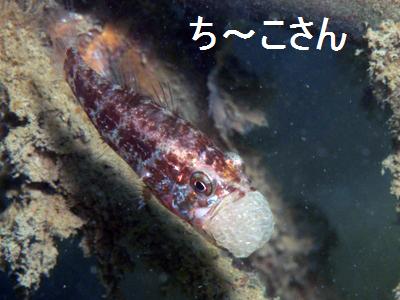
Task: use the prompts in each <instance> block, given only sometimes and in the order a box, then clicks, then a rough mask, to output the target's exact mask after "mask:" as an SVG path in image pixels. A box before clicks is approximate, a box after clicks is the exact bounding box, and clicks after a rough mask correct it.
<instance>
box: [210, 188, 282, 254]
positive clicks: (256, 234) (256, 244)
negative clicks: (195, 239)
mask: <svg viewBox="0 0 400 300" xmlns="http://www.w3.org/2000/svg"><path fill="white" fill-rule="evenodd" d="M274 224H275V222H274V218H273V215H272V212H271V209H270V207H269V204H268V201H267V199H266V198H265V197H264V196H263V195H262V194H261V193H260V192H258V191H249V192H247V193H246V194H245V195H244V196H242V197H239V195H238V193H232V194H230V195H228V196H226V197H224V198H223V199H222V200H221V201H220V203H218V205H216V207H215V208H214V209H213V210H212V213H210V214H208V218H207V219H205V220H204V223H203V226H202V229H203V230H204V231H205V232H206V233H207V234H208V235H209V236H211V237H212V238H213V239H214V240H215V242H216V243H217V244H218V245H219V246H220V247H223V248H225V249H227V250H228V251H229V252H231V253H232V254H233V255H234V256H235V257H247V256H249V255H250V254H252V253H253V252H254V251H256V250H258V249H259V248H261V247H262V246H263V245H264V244H265V243H266V242H268V241H269V239H270V238H271V235H272V233H273V231H274Z"/></svg>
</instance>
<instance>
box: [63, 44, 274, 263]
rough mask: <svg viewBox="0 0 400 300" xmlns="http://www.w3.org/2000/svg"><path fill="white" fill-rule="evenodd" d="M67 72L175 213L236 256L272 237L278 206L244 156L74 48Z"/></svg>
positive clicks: (93, 114)
mask: <svg viewBox="0 0 400 300" xmlns="http://www.w3.org/2000/svg"><path fill="white" fill-rule="evenodd" d="M64 72H65V76H66V80H67V82H68V84H69V86H70V87H71V89H72V91H73V93H74V95H75V97H76V98H77V99H78V101H79V102H80V104H81V105H82V107H83V108H84V110H85V112H86V113H87V115H88V116H89V118H90V120H91V121H92V123H93V124H94V125H95V127H96V128H97V130H98V131H99V133H100V135H101V136H102V138H103V139H104V141H105V142H106V143H107V144H109V145H110V146H111V147H112V148H113V149H114V150H115V151H116V152H117V153H118V154H119V155H120V156H121V157H122V158H123V159H124V160H125V161H126V162H127V163H128V164H129V165H130V166H131V167H132V169H133V170H134V171H135V172H136V173H137V174H138V176H139V177H140V178H141V179H142V180H143V182H144V183H145V184H146V186H147V187H148V188H149V189H150V190H151V192H152V193H153V194H154V195H155V196H156V198H157V199H158V200H159V201H160V202H161V203H162V204H163V205H164V206H165V207H167V208H168V209H169V210H170V211H171V212H173V213H174V214H175V215H177V216H178V217H180V218H182V219H183V220H185V221H187V222H189V223H190V224H192V225H193V226H194V227H195V228H196V229H197V230H199V231H200V232H202V233H205V234H206V235H207V237H209V238H211V239H213V240H214V241H215V242H216V243H217V244H218V245H220V246H222V247H224V248H226V249H228V250H229V251H230V252H231V253H233V254H234V255H235V256H237V257H245V256H248V255H250V254H251V253H252V252H254V251H255V250H257V249H258V248H260V247H261V246H262V245H263V244H264V243H265V242H266V241H268V240H269V238H270V236H271V234H272V232H273V227H274V221H273V217H272V213H271V210H270V208H269V205H268V202H267V200H266V199H265V197H264V196H263V195H262V194H261V193H259V192H258V191H256V190H255V189H254V188H253V187H251V185H250V181H249V179H248V177H247V176H246V175H245V174H244V172H243V168H242V161H241V159H240V157H239V156H237V155H231V154H226V153H224V152H223V151H221V150H220V149H219V148H218V147H217V146H216V145H215V144H214V143H213V141H212V140H211V139H210V138H209V137H208V136H207V135H205V134H204V133H203V132H201V131H200V130H198V129H197V128H195V127H194V126H192V125H191V124H190V123H189V122H187V121H185V120H183V119H182V118H180V117H179V116H177V115H176V114H174V113H172V112H171V111H170V110H169V109H167V108H165V107H163V106H161V105H159V104H157V103H155V101H153V100H152V99H151V98H150V97H147V96H144V95H141V94H139V93H137V92H136V91H135V90H134V89H130V88H123V87H121V86H120V85H117V84H115V83H113V82H111V81H109V80H108V79H107V78H105V77H102V76H101V75H100V74H98V73H97V72H96V71H94V70H93V69H91V68H90V67H89V66H88V65H87V64H86V63H85V61H84V60H83V58H82V57H81V55H80V53H79V52H78V51H77V50H75V49H73V48H69V49H68V50H67V52H66V59H65V62H64Z"/></svg>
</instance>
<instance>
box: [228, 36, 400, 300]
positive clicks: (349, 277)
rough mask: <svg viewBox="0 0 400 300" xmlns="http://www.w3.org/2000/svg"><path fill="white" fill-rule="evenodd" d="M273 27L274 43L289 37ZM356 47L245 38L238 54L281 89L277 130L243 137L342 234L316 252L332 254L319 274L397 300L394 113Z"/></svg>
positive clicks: (399, 230) (344, 292)
mask: <svg viewBox="0 0 400 300" xmlns="http://www.w3.org/2000/svg"><path fill="white" fill-rule="evenodd" d="M269 33H270V34H271V36H273V37H274V38H275V39H276V41H288V39H289V38H290V35H291V33H290V32H288V31H285V30H269ZM310 45H313V43H310ZM314 47H315V45H314ZM354 51H355V47H353V46H351V45H350V44H348V46H347V47H346V49H345V50H343V51H341V52H339V53H335V52H333V51H331V50H330V49H324V50H323V51H318V50H314V51H306V52H300V51H295V50H284V51H275V52H268V51H266V50H265V49H263V48H262V47H261V46H260V45H259V44H258V43H257V42H254V43H252V42H246V43H243V42H239V41H238V42H235V43H234V47H233V50H232V53H233V55H235V56H236V57H237V58H239V60H240V61H241V63H242V66H243V67H244V68H246V70H248V71H250V72H254V73H256V74H258V78H259V79H260V80H261V81H262V80H263V79H268V80H264V82H263V83H262V87H263V88H264V89H265V88H267V90H268V88H270V89H271V88H272V89H273V91H274V94H273V96H272V101H271V104H270V105H269V107H268V109H267V111H266V114H267V117H268V121H269V124H270V127H269V129H267V130H265V129H259V130H257V131H253V133H252V134H250V135H248V136H247V137H246V138H245V142H246V143H248V144H251V145H252V146H254V147H257V148H259V149H262V150H263V151H264V153H265V164H266V165H267V166H268V168H269V169H270V170H271V172H272V174H273V175H274V176H275V177H276V179H277V180H278V182H279V183H280V184H281V186H282V191H283V197H284V199H285V200H286V201H288V202H290V203H291V204H293V206H296V209H298V210H301V211H302V212H301V216H302V217H304V218H310V219H312V218H313V217H314V216H315V213H316V211H317V212H322V214H323V216H324V217H326V219H327V221H328V222H329V225H330V226H331V229H332V230H334V232H335V233H336V236H337V239H336V241H334V240H332V241H331V242H332V245H334V244H336V246H334V247H333V248H332V249H331V251H329V252H328V253H318V254H319V255H321V256H323V257H324V256H325V258H326V262H327V263H326V264H325V268H324V269H323V270H321V272H324V273H326V274H327V275H328V278H329V283H330V284H331V285H332V286H333V287H334V288H335V289H336V290H337V291H338V293H339V295H340V298H341V299H364V300H368V299H371V300H372V299H392V297H393V296H392V289H393V288H394V287H395V286H396V283H397V282H398V280H399V277H398V267H399V265H400V258H399V256H398V250H399V247H400V241H399V236H400V235H399V234H400V227H399V226H398V225H396V215H395V211H394V205H395V198H394V197H393V196H392V195H390V193H389V187H390V176H389V175H385V176H382V175H381V162H382V160H383V159H384V158H385V157H386V156H387V155H388V154H389V153H390V151H391V139H390V134H389V129H388V126H387V119H388V113H387V112H385V111H383V110H382V109H380V108H379V107H377V104H376V102H375V100H374V99H373V98H372V96H371V95H370V93H369V92H368V77H367V72H366V68H367V62H366V60H365V59H363V58H362V57H361V58H359V59H355V58H354V56H353V54H354ZM357 60H359V61H357ZM255 93H256V94H259V93H261V94H262V93H263V89H260V90H259V91H257V92H255ZM252 96H254V95H252ZM258 98H260V96H258ZM261 98H262V97H261ZM265 98H271V96H270V95H268V94H266V95H265ZM260 101H262V100H260ZM310 222H311V224H312V223H313V222H314V221H313V220H311V221H310ZM316 226H318V224H316ZM318 234H322V235H324V234H327V233H326V232H321V233H317V235H318ZM320 238H321V237H320ZM323 238H324V237H322V239H323ZM325 241H327V240H325ZM328 242H329V237H328ZM323 288H324V286H321V289H323Z"/></svg>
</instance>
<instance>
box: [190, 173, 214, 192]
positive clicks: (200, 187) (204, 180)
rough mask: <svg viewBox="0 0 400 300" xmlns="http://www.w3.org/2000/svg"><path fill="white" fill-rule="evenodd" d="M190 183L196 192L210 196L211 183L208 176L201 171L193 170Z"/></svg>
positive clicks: (211, 190)
mask: <svg viewBox="0 0 400 300" xmlns="http://www.w3.org/2000/svg"><path fill="white" fill-rule="evenodd" d="M190 185H191V186H192V188H193V189H194V191H195V192H196V193H198V194H205V195H207V196H210V195H211V193H212V192H213V184H212V182H211V180H210V177H208V176H207V174H205V173H203V172H194V173H193V174H192V177H191V178H190Z"/></svg>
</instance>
